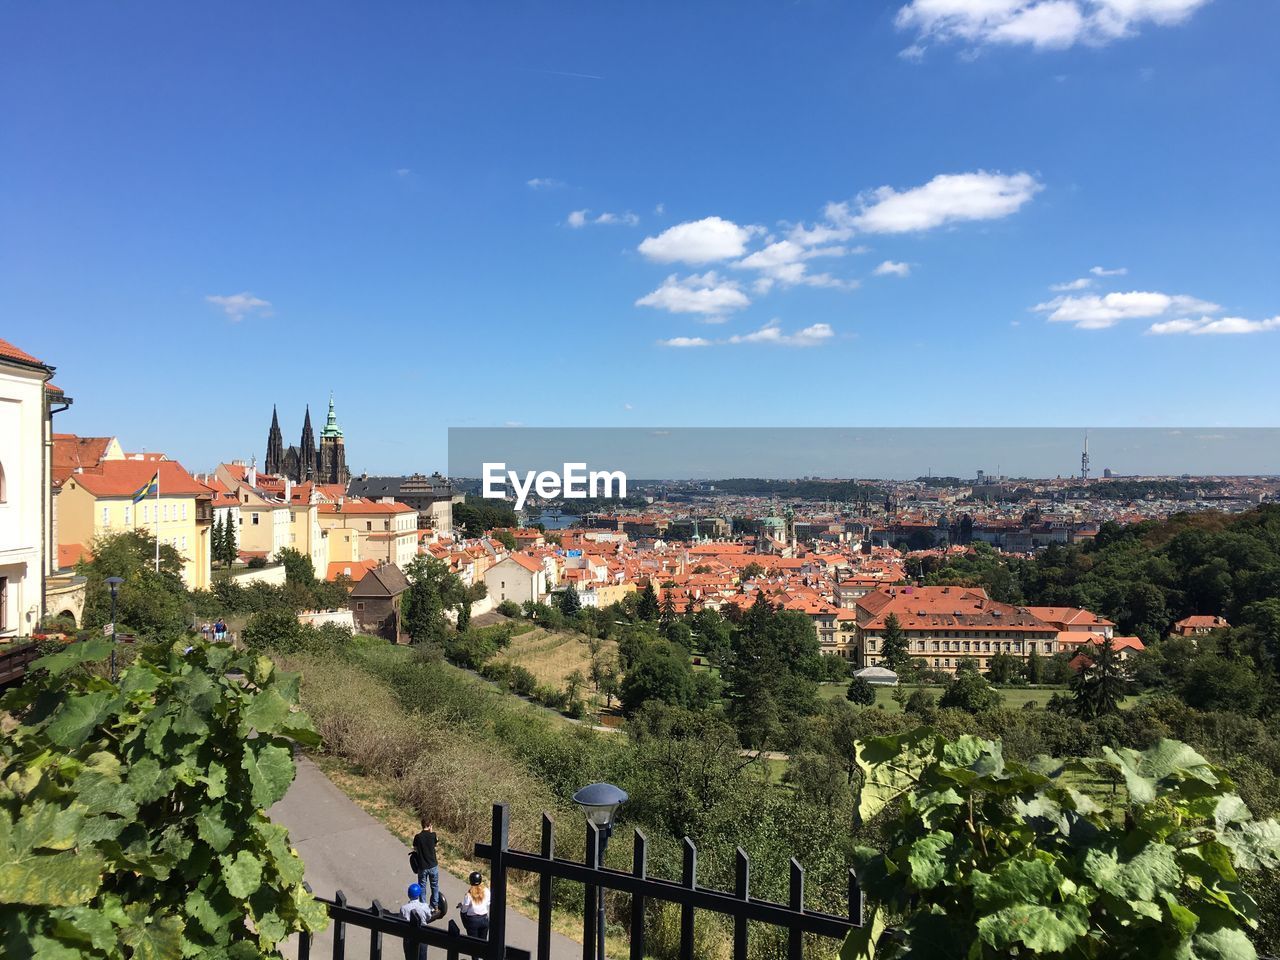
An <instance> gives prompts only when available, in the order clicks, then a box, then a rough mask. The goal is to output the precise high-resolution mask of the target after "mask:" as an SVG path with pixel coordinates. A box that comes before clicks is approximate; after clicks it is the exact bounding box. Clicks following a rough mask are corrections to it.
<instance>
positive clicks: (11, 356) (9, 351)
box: [0, 340, 45, 367]
mask: <svg viewBox="0 0 1280 960" xmlns="http://www.w3.org/2000/svg"><path fill="white" fill-rule="evenodd" d="M0 358H3V359H5V360H17V361H18V362H19V363H27V364H32V365H34V366H39V367H43V366H45V364H44V362H43V361H41V360H37V359H36V358H35V357H33V356H32V355H31V354H29V353H27V351H25V350H20V349H18V348H17V347H15V346H14V345H13V344H12V343H10V342H9V341H8V340H0Z"/></svg>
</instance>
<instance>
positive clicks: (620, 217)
mask: <svg viewBox="0 0 1280 960" xmlns="http://www.w3.org/2000/svg"><path fill="white" fill-rule="evenodd" d="M590 214H591V211H590V210H574V211H572V212H571V213H570V214H569V216H568V217H566V218H565V222H566V223H567V224H569V226H571V227H573V228H574V229H575V230H579V229H581V228H582V227H585V226H586V225H587V224H589V223H596V224H600V225H602V226H610V225H618V224H621V225H623V226H627V227H634V226H635V225H636V224H637V223H639V222H640V218H639V217H637V216H636V215H635V214H634V213H632V212H631V211H630V210H628V211H627V212H626V213H609V212H607V211H606V212H605V213H602V214H600V215H599V216H597V217H592V216H591V215H590Z"/></svg>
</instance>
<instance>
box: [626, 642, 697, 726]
mask: <svg viewBox="0 0 1280 960" xmlns="http://www.w3.org/2000/svg"><path fill="white" fill-rule="evenodd" d="M693 692H694V686H693V668H692V667H691V666H690V665H689V657H688V655H687V654H686V653H685V652H684V651H683V650H679V649H677V648H676V647H674V646H672V645H671V644H670V643H668V642H666V641H665V640H660V641H657V642H656V643H652V644H650V645H649V646H647V647H646V648H645V650H644V651H643V652H642V653H641V654H640V656H639V659H638V660H637V661H636V662H635V663H634V664H633V665H632V667H631V668H630V669H629V670H628V671H627V674H626V676H625V677H623V679H622V689H621V691H620V693H621V699H622V712H623V713H624V714H625V715H626V716H628V717H629V716H631V715H632V714H634V713H635V712H636V711H637V710H639V709H640V708H641V707H642V706H644V705H645V704H646V703H649V702H651V701H657V702H658V703H666V704H670V705H672V706H676V707H688V706H689V704H690V703H691V701H692V699H693Z"/></svg>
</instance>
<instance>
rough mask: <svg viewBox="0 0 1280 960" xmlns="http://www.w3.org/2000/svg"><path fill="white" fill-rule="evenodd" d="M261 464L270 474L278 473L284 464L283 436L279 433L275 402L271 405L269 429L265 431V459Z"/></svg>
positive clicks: (278, 419)
mask: <svg viewBox="0 0 1280 960" xmlns="http://www.w3.org/2000/svg"><path fill="white" fill-rule="evenodd" d="M263 466H264V468H265V469H266V471H267V473H271V474H278V473H279V472H280V470H281V469H282V468H283V466H284V437H283V436H281V435H280V418H279V416H277V415H276V407H275V404H272V405H271V429H270V430H269V431H267V459H266V463H265V464H264V465H263Z"/></svg>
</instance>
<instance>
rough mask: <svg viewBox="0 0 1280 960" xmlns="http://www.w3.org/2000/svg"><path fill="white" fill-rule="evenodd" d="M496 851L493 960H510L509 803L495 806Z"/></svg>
mask: <svg viewBox="0 0 1280 960" xmlns="http://www.w3.org/2000/svg"><path fill="white" fill-rule="evenodd" d="M492 832H493V836H492V839H491V841H490V842H491V844H492V847H493V850H492V851H491V852H490V855H489V868H490V869H489V873H490V876H489V945H488V947H487V948H486V949H485V956H486V957H488V958H489V960H506V953H507V850H508V848H509V843H510V835H511V810H510V809H509V808H508V807H507V805H506V804H505V803H495V804H494V805H493V831H492Z"/></svg>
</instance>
